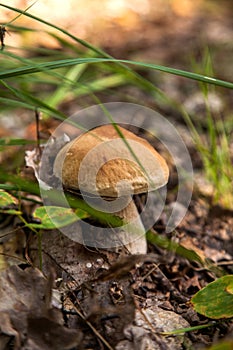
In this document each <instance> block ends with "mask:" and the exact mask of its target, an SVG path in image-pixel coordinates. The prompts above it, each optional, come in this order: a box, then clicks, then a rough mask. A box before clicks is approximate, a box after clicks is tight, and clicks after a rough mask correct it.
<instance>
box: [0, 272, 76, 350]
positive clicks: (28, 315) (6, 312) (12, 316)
mask: <svg viewBox="0 0 233 350" xmlns="http://www.w3.org/2000/svg"><path fill="white" fill-rule="evenodd" d="M51 286H52V283H51V279H46V278H45V277H44V276H43V274H42V273H41V272H40V271H39V270H38V269H34V268H31V267H30V268H27V269H25V270H22V269H21V268H20V267H18V266H12V267H10V268H9V269H7V270H5V271H3V272H2V273H1V274H0V314H1V318H0V346H1V347H0V348H1V349H8V346H9V342H10V344H12V343H13V346H14V350H17V349H25V350H26V349H33V350H36V349H38V350H39V349H45V350H59V349H61V350H63V349H71V348H72V347H74V346H76V345H78V344H79V342H80V339H81V336H82V335H81V333H80V332H77V330H72V329H67V328H66V327H64V325H63V317H62V313H61V312H60V311H59V310H58V309H56V308H54V307H51V300H50V299H51ZM12 338H13V339H14V340H13V342H12ZM2 344H6V346H4V347H3V345H2ZM11 346H12V345H11Z"/></svg>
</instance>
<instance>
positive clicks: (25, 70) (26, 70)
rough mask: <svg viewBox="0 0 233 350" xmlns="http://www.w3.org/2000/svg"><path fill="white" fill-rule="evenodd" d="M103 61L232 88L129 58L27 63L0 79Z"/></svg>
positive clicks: (213, 79)
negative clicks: (27, 64) (125, 64)
mask: <svg viewBox="0 0 233 350" xmlns="http://www.w3.org/2000/svg"><path fill="white" fill-rule="evenodd" d="M104 62H105V63H119V62H120V63H127V64H131V65H136V66H139V67H144V68H149V69H153V70H158V71H161V72H164V73H169V74H175V75H178V76H182V77H185V78H189V79H193V80H197V81H202V82H205V83H208V84H214V85H218V86H222V87H226V88H229V89H233V83H231V82H227V81H224V80H219V79H215V78H212V77H207V76H204V75H201V74H197V73H192V72H187V71H184V70H180V69H175V68H169V67H165V66H160V65H156V64H152V63H144V62H136V61H130V60H118V59H110V58H71V59H65V60H58V61H52V62H46V63H41V64H37V65H36V66H33V65H29V66H26V67H22V68H15V69H11V70H8V71H6V72H4V73H1V74H0V79H6V78H11V77H15V76H20V75H23V74H31V73H38V72H41V71H45V70H50V69H58V68H62V67H69V66H72V65H76V64H87V63H88V64H91V63H104Z"/></svg>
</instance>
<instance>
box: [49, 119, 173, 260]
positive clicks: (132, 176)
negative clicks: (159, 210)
mask: <svg viewBox="0 0 233 350" xmlns="http://www.w3.org/2000/svg"><path fill="white" fill-rule="evenodd" d="M119 133H120V135H119ZM122 136H123V138H122ZM53 169H54V175H55V176H56V177H58V178H59V179H60V180H61V181H62V184H63V186H64V187H65V188H67V189H70V190H72V191H73V190H79V191H80V190H81V193H82V194H84V195H85V193H88V196H87V197H85V199H87V200H89V199H90V196H94V197H95V196H97V197H95V198H97V200H96V201H95V202H94V203H95V205H97V208H98V209H99V210H102V211H107V212H110V213H112V214H114V215H116V216H118V217H120V218H121V219H122V220H123V222H124V223H125V225H123V226H122V227H121V228H117V229H116V230H115V229H114V231H116V232H117V236H116V235H113V233H112V234H111V237H114V238H112V242H111V244H110V245H111V248H114V250H116V247H117V249H119V247H123V246H124V247H125V248H126V250H127V251H128V252H130V253H131V254H145V253H146V252H147V242H146V238H145V229H144V226H143V223H142V221H141V219H140V215H139V213H138V210H137V208H136V206H135V204H134V201H133V198H132V195H133V194H140V193H146V192H148V191H153V190H156V189H158V188H160V187H162V186H164V185H165V184H166V183H167V181H168V175H169V170H168V166H167V164H166V161H165V160H164V159H163V158H162V157H161V156H160V155H159V154H158V152H157V151H155V149H154V148H153V147H152V146H151V145H150V144H149V143H148V142H147V141H146V140H144V139H143V138H141V137H138V136H136V135H135V134H134V133H132V132H130V131H128V130H126V129H125V128H123V127H120V126H117V127H114V125H112V124H107V125H103V126H100V127H97V128H95V129H92V130H90V131H88V132H86V133H84V134H82V135H81V136H79V137H77V138H75V139H74V140H73V141H71V142H69V143H68V144H66V145H65V146H64V147H63V148H62V149H61V150H60V151H59V153H58V155H57V156H56V159H55V162H54V168H53ZM104 199H105V200H104ZM106 199H107V201H106ZM96 203H97V204H96ZM98 203H101V206H100V207H98ZM101 208H102V209H101ZM93 239H94V238H93ZM121 249H122V248H121Z"/></svg>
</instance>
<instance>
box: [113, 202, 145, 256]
mask: <svg viewBox="0 0 233 350" xmlns="http://www.w3.org/2000/svg"><path fill="white" fill-rule="evenodd" d="M115 215H116V216H119V217H120V218H121V219H122V220H123V221H124V223H125V225H124V226H123V227H122V228H120V229H118V230H117V237H116V239H117V242H119V245H121V246H120V247H119V246H118V247H117V248H115V249H116V250H117V251H122V250H124V249H125V250H126V251H128V252H129V253H131V254H146V253H147V242H146V237H145V228H144V226H143V223H142V221H141V219H140V215H139V213H138V210H137V207H136V205H135V204H134V201H133V199H131V200H130V202H129V204H128V205H127V206H126V207H125V208H124V209H122V210H120V211H119V212H117V213H115Z"/></svg>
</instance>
